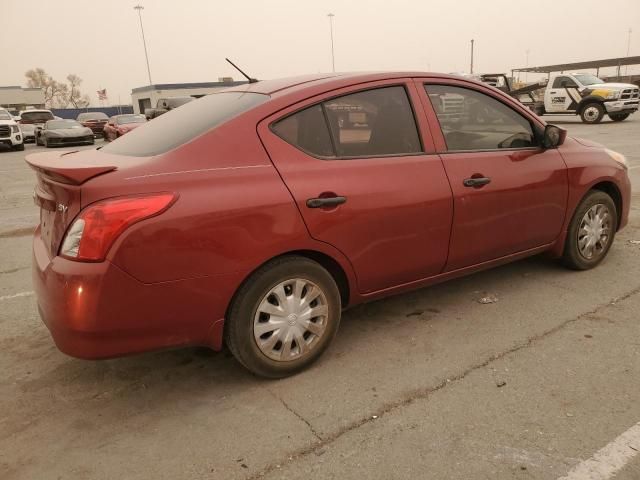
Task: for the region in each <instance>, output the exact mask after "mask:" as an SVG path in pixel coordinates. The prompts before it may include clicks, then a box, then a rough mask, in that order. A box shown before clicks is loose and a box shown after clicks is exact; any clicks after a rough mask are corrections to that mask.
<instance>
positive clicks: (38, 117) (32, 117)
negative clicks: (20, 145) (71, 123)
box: [20, 112, 53, 123]
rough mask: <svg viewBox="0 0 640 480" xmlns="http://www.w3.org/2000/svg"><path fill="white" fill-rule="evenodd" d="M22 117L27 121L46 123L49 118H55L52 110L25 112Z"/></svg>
mask: <svg viewBox="0 0 640 480" xmlns="http://www.w3.org/2000/svg"><path fill="white" fill-rule="evenodd" d="M20 118H22V120H25V121H27V122H34V123H44V122H46V121H47V120H53V113H51V112H24V113H23V114H22V115H21V116H20Z"/></svg>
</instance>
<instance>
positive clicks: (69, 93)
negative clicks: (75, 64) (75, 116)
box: [24, 68, 91, 108]
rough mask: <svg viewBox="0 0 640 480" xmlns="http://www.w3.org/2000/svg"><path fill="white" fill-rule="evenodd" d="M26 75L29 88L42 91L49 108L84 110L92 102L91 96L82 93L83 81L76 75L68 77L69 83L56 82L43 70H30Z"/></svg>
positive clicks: (72, 74)
mask: <svg viewBox="0 0 640 480" xmlns="http://www.w3.org/2000/svg"><path fill="white" fill-rule="evenodd" d="M24 75H25V77H27V86H28V87H34V88H41V89H42V91H43V93H44V104H45V106H47V107H49V108H51V107H58V108H65V107H68V106H72V107H74V108H84V107H87V106H88V105H89V103H90V102H91V100H90V99H89V96H88V95H83V94H82V92H81V91H80V85H81V84H82V79H81V78H80V77H79V76H78V75H76V74H74V73H70V74H69V75H67V82H68V83H64V82H58V81H56V80H54V79H53V78H52V77H51V76H50V75H49V74H47V72H45V70H44V69H42V68H34V69H31V70H28V71H27V72H26V73H25V74H24Z"/></svg>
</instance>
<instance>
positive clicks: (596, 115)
mask: <svg viewBox="0 0 640 480" xmlns="http://www.w3.org/2000/svg"><path fill="white" fill-rule="evenodd" d="M604 113H605V111H604V107H603V106H602V105H601V104H599V103H598V102H592V103H588V104H586V105H585V106H584V107H583V108H582V111H581V112H580V118H581V119H582V121H583V122H584V123H600V121H601V120H602V117H604Z"/></svg>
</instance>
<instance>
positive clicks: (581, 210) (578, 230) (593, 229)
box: [563, 190, 618, 270]
mask: <svg viewBox="0 0 640 480" xmlns="http://www.w3.org/2000/svg"><path fill="white" fill-rule="evenodd" d="M617 229H618V214H617V210H616V205H615V203H614V202H613V200H612V199H611V197H610V196H609V195H608V194H606V193H605V192H601V191H598V190H592V191H590V192H589V193H588V194H587V195H586V196H585V197H584V198H583V199H582V202H580V205H578V208H576V211H575V212H574V214H573V218H572V219H571V224H570V225H569V231H568V232H567V239H566V241H565V247H564V255H563V262H564V264H565V265H566V266H567V267H569V268H572V269H574V270H588V269H590V268H593V267H595V266H596V265H598V264H599V263H600V262H601V261H602V260H604V257H606V256H607V253H608V252H609V249H610V248H611V244H612V243H613V239H614V237H615V234H616V230H617Z"/></svg>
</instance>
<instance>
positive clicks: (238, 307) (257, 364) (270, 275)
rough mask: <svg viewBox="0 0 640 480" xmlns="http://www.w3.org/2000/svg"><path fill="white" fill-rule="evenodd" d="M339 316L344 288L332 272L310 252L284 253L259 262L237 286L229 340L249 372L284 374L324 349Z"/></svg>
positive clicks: (303, 365)
mask: <svg viewBox="0 0 640 480" xmlns="http://www.w3.org/2000/svg"><path fill="white" fill-rule="evenodd" d="M340 316H341V301H340V293H339V291H338V287H337V285H336V282H335V280H334V279H333V277H332V276H331V274H330V273H329V272H327V270H325V269H324V268H323V267H322V266H321V265H320V264H319V263H317V262H315V261H313V260H310V259H308V258H304V257H298V256H287V257H281V258H277V259H275V260H273V261H271V262H269V263H267V264H265V265H264V266H262V267H261V268H259V269H258V270H257V271H256V272H254V273H253V275H251V277H250V278H249V279H248V280H247V281H246V282H245V283H244V285H243V286H242V287H241V288H240V289H239V290H238V292H237V293H236V295H235V297H234V300H233V302H232V304H231V307H230V308H229V312H228V315H227V319H226V323H225V341H226V344H227V346H228V347H229V349H230V350H231V352H232V353H233V354H234V356H235V357H236V358H237V359H238V361H239V362H240V363H241V364H242V365H244V366H245V367H246V368H247V369H248V370H250V371H251V372H253V373H255V374H256V375H260V376H263V377H269V378H279V377H285V376H287V375H292V374H294V373H296V372H299V371H300V370H303V369H304V368H306V367H307V366H309V365H310V364H311V363H312V362H314V361H315V360H316V359H317V358H318V357H319V356H320V355H321V354H322V352H324V350H325V349H326V348H327V346H328V345H329V343H330V342H331V340H332V339H333V337H334V336H335V334H336V332H337V330H338V325H339V323H340Z"/></svg>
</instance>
